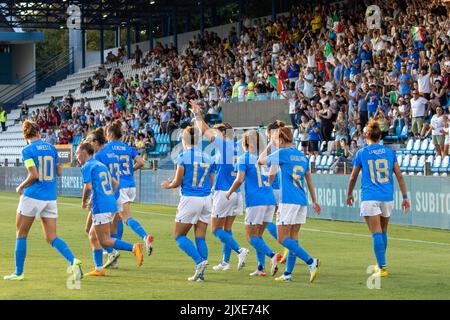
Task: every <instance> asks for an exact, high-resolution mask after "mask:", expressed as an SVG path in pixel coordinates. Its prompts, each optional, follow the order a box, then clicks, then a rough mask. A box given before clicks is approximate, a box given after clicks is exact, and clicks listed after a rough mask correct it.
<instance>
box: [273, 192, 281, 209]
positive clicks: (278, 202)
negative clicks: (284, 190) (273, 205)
mask: <svg viewBox="0 0 450 320" xmlns="http://www.w3.org/2000/svg"><path fill="white" fill-rule="evenodd" d="M273 194H274V196H275V201H276V202H277V206H279V205H280V189H273Z"/></svg>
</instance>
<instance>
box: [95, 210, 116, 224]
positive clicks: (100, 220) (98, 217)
mask: <svg viewBox="0 0 450 320" xmlns="http://www.w3.org/2000/svg"><path fill="white" fill-rule="evenodd" d="M115 215H116V214H115V213H111V212H107V213H96V214H92V224H93V225H94V226H99V225H101V224H107V223H112V222H113V221H114V217H115Z"/></svg>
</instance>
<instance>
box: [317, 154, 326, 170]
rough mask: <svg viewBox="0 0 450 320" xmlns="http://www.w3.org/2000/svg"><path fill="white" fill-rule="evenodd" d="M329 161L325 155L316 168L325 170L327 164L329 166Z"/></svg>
mask: <svg viewBox="0 0 450 320" xmlns="http://www.w3.org/2000/svg"><path fill="white" fill-rule="evenodd" d="M327 160H328V156H327V155H323V156H322V158H321V160H320V163H319V165H317V166H316V168H317V169H320V170H322V169H324V168H325V166H326V164H327ZM316 163H317V162H316Z"/></svg>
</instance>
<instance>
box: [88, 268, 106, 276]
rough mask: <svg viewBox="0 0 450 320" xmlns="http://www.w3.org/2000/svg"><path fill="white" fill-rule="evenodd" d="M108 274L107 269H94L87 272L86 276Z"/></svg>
mask: <svg viewBox="0 0 450 320" xmlns="http://www.w3.org/2000/svg"><path fill="white" fill-rule="evenodd" d="M104 276H106V270H105V269H103V268H102V269H100V270H97V269H94V270H92V271H91V272H88V273H86V277H104Z"/></svg>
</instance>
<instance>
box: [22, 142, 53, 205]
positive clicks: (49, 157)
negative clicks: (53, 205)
mask: <svg viewBox="0 0 450 320" xmlns="http://www.w3.org/2000/svg"><path fill="white" fill-rule="evenodd" d="M22 158H23V162H24V163H25V166H26V167H29V166H30V164H34V165H35V166H36V170H37V172H38V180H37V181H35V182H34V183H33V184H32V185H30V186H28V187H27V188H25V191H24V196H27V197H30V198H33V199H37V200H44V201H53V200H56V185H57V171H56V165H57V163H58V152H57V150H56V148H55V147H54V146H53V145H51V144H49V143H47V142H44V141H42V140H37V141H34V142H32V143H31V144H30V145H28V146H26V147H25V148H24V149H23V150H22Z"/></svg>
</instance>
